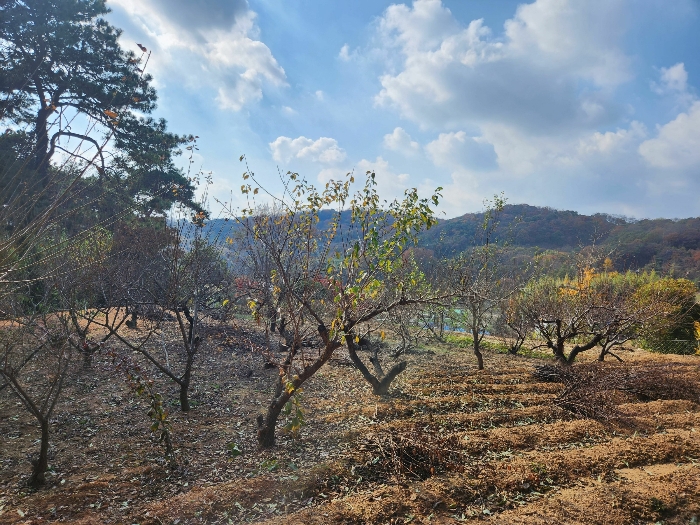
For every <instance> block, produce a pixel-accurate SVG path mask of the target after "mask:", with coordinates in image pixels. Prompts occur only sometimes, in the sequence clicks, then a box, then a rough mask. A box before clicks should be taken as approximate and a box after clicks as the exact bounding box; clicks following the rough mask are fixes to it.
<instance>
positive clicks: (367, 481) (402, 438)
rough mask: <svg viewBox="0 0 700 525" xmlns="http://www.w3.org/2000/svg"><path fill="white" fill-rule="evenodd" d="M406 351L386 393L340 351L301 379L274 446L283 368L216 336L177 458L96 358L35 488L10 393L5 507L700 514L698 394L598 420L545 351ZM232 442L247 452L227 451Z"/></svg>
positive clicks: (75, 386)
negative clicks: (276, 387) (481, 365)
mask: <svg viewBox="0 0 700 525" xmlns="http://www.w3.org/2000/svg"><path fill="white" fill-rule="evenodd" d="M408 360H409V367H408V369H407V371H406V372H405V373H403V374H402V375H400V376H399V378H398V379H397V380H396V382H395V385H394V386H393V389H392V392H391V394H390V396H388V397H387V398H383V399H380V398H376V397H374V396H372V394H371V391H370V389H369V388H368V386H367V385H366V384H365V383H363V382H362V379H361V377H360V376H359V374H358V372H357V371H356V370H355V369H354V368H353V367H352V366H351V365H350V363H349V361H348V360H347V359H346V358H345V357H344V356H343V354H342V352H340V353H339V354H338V355H337V356H336V358H334V360H333V361H332V362H331V363H330V364H329V365H328V366H326V367H325V368H324V369H322V370H321V372H319V374H318V375H317V376H316V377H314V378H313V379H312V380H311V381H310V382H309V384H308V385H307V386H306V389H305V392H304V393H303V398H302V400H301V406H302V408H303V410H304V415H305V418H306V421H307V424H306V425H305V426H304V427H302V430H301V435H300V436H298V437H292V436H287V435H284V434H282V433H280V437H279V440H278V446H277V447H276V448H275V449H273V450H269V451H263V452H258V451H257V450H256V449H255V443H254V431H255V427H254V419H255V416H256V415H257V414H258V413H259V412H260V411H261V410H262V409H263V407H264V406H265V403H266V401H267V399H268V396H269V395H270V394H269V392H270V389H271V386H270V385H271V383H272V380H273V377H274V374H276V373H277V372H276V371H275V370H265V369H264V367H263V362H262V360H261V358H260V357H259V356H255V355H250V354H247V353H246V352H245V350H243V349H236V348H235V347H229V346H221V345H217V344H216V342H212V343H211V344H210V346H209V347H208V348H207V349H206V350H205V352H204V355H203V356H202V357H201V359H200V362H199V366H198V367H197V370H196V372H195V377H194V379H193V383H194V385H195V387H194V388H195V391H194V392H193V401H194V405H195V408H194V409H193V410H192V411H191V412H190V413H189V414H181V413H179V412H177V409H176V407H175V406H173V407H172V410H173V412H172V416H171V417H172V420H173V429H174V440H175V446H176V448H177V465H169V464H168V463H167V462H165V461H164V460H163V459H162V454H161V448H160V445H159V444H158V443H155V442H154V441H153V440H152V438H151V437H150V436H149V432H148V426H149V421H148V418H147V417H146V416H145V412H146V410H147V407H146V406H145V405H144V404H143V402H142V401H139V400H138V399H137V398H135V397H134V396H133V394H132V393H130V392H129V390H128V389H127V388H126V386H125V385H124V384H123V382H122V381H119V380H118V379H115V378H114V377H113V376H114V374H113V372H111V371H110V368H109V366H108V364H107V363H106V361H105V362H98V363H96V364H95V368H94V370H92V371H91V372H90V373H85V372H83V373H82V374H81V375H79V376H77V377H76V378H74V381H72V382H71V384H70V386H69V388H68V389H67V391H66V393H65V401H64V402H63V403H62V404H61V405H60V406H59V409H58V411H57V413H56V417H55V420H54V421H53V424H52V429H51V430H52V440H53V441H52V443H53V444H52V450H51V460H50V463H51V472H50V476H49V477H48V479H49V482H48V485H47V487H45V488H43V489H41V490H38V491H35V492H33V491H30V490H28V489H26V488H25V487H24V485H23V481H24V480H26V478H27V475H28V473H29V470H30V465H29V461H28V460H29V457H30V456H31V454H33V453H34V451H35V449H36V446H37V445H36V440H37V439H38V432H37V430H36V428H35V425H34V422H33V421H32V419H31V418H30V417H29V416H28V415H27V414H26V412H23V411H22V410H21V408H20V407H17V406H16V405H15V403H16V401H15V400H14V399H13V398H11V397H10V396H8V395H7V393H6V392H3V393H2V395H1V396H0V421H1V422H0V440H1V441H0V444H1V445H2V449H1V452H0V460H1V461H2V467H1V470H2V471H1V473H0V509H1V510H0V512H1V514H0V522H1V523H46V522H52V521H64V522H71V523H86V524H87V523H140V524H161V523H183V524H184V523H266V524H287V523H295V524H296V523H298V524H323V523H347V524H364V523H367V524H382V523H388V524H403V523H456V522H461V521H472V520H481V521H490V522H494V523H528V524H530V523H531V524H539V523H542V524H545V523H547V524H550V523H570V524H575V523H582V524H583V523H586V524H588V523H600V524H611V525H612V524H627V523H657V522H661V523H684V524H688V523H698V520H700V439H699V438H700V405H699V404H698V402H700V400H699V399H694V400H693V399H692V396H685V397H690V398H691V399H648V398H646V399H645V398H644V396H640V395H637V396H631V395H623V396H617V397H615V403H616V407H615V409H616V413H618V414H620V415H621V416H620V417H613V418H609V419H606V418H599V419H600V420H594V419H588V418H585V417H582V416H578V415H576V414H574V413H572V412H570V411H567V410H564V409H563V408H560V407H559V405H558V404H557V403H555V400H556V398H557V396H559V395H560V394H561V393H562V391H563V390H564V388H565V387H564V385H563V384H561V383H556V382H542V381H540V380H538V379H536V378H535V377H534V376H533V375H532V371H533V366H534V365H536V364H541V363H542V361H538V360H534V359H530V358H525V357H512V356H507V355H500V354H495V353H490V354H487V355H486V370H484V371H481V372H480V371H477V370H476V369H475V362H474V359H473V358H472V357H471V356H470V355H469V354H468V353H466V352H465V351H463V350H459V349H456V348H450V347H447V346H443V347H440V348H432V350H431V351H422V352H419V353H416V354H413V355H410V356H408ZM625 360H626V362H625V363H623V364H619V363H616V362H611V363H606V365H605V366H609V367H625V366H630V364H633V365H635V366H639V367H657V366H659V365H662V364H667V365H668V364H669V363H677V365H678V367H677V369H676V370H677V372H678V371H680V372H678V373H683V374H686V375H687V377H689V378H691V379H692V380H696V379H699V378H700V374H699V370H698V369H699V367H700V358H698V357H694V356H688V357H680V356H660V355H652V354H648V353H645V352H642V351H638V352H635V353H634V354H625ZM584 361H585V357H584ZM158 384H159V386H160V388H161V390H162V391H163V392H164V395H165V397H166V398H168V399H176V398H177V393H176V391H175V390H173V389H172V388H171V387H170V386H169V385H168V384H167V383H165V382H162V383H158ZM657 397H659V396H657ZM660 397H663V396H660ZM675 397H679V396H678V395H676V396H675ZM680 397H684V396H680ZM284 423H285V421H281V424H284ZM234 445H235V446H237V447H238V448H240V449H241V450H242V455H240V456H238V457H234V456H233V454H231V450H232V447H233V446H234Z"/></svg>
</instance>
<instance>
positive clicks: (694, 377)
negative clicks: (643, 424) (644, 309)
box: [533, 363, 700, 421]
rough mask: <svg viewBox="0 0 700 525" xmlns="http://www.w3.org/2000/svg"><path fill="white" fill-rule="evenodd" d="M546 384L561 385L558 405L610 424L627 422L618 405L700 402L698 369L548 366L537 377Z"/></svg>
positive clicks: (671, 365)
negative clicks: (615, 421) (631, 399)
mask: <svg viewBox="0 0 700 525" xmlns="http://www.w3.org/2000/svg"><path fill="white" fill-rule="evenodd" d="M533 375H534V376H535V377H537V378H538V379H540V380H542V381H549V382H561V383H563V384H564V385H565V387H564V390H563V391H562V392H561V393H560V394H559V396H557V398H556V399H555V401H554V403H555V404H556V405H557V406H559V407H560V408H563V409H564V410H567V411H568V412H571V413H573V414H576V415H578V416H583V417H587V418H592V419H597V420H600V421H610V420H613V419H618V420H625V419H628V418H630V417H631V414H626V413H624V412H623V411H622V410H621V409H619V408H618V405H619V404H621V403H623V402H627V401H629V400H630V396H634V398H636V399H638V400H640V401H654V400H658V399H666V400H688V401H693V402H695V403H698V402H700V372H699V371H698V370H697V367H696V366H691V365H684V364H679V363H669V364H664V365H646V364H635V365H618V366H602V365H600V364H598V363H595V364H587V365H578V366H575V367H558V366H552V365H544V366H540V367H537V368H536V370H535V372H534V373H533Z"/></svg>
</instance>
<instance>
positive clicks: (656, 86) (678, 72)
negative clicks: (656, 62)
mask: <svg viewBox="0 0 700 525" xmlns="http://www.w3.org/2000/svg"><path fill="white" fill-rule="evenodd" d="M651 88H652V90H653V91H654V92H655V93H658V94H659V95H663V94H666V93H685V92H686V91H687V90H688V73H687V71H686V70H685V64H683V62H679V63H678V64H676V65H674V66H671V67H668V68H666V67H662V68H661V70H660V71H659V83H656V82H652V83H651Z"/></svg>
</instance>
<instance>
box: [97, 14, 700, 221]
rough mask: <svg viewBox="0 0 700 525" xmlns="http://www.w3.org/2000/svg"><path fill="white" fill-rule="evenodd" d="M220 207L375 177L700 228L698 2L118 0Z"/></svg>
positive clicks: (389, 193) (124, 40)
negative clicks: (254, 194)
mask: <svg viewBox="0 0 700 525" xmlns="http://www.w3.org/2000/svg"><path fill="white" fill-rule="evenodd" d="M108 6H109V7H111V9H112V12H111V13H110V14H109V15H108V20H109V21H110V22H111V23H112V24H113V25H115V26H116V27H119V28H121V29H123V34H122V36H121V44H122V46H123V47H124V48H125V49H131V50H134V51H138V48H137V46H136V44H137V43H139V44H142V45H144V46H146V47H147V48H148V49H149V50H150V51H151V53H152V54H151V59H150V61H149V64H148V69H147V71H148V72H149V73H150V74H151V75H153V77H154V81H153V82H154V86H155V87H156V89H157V90H158V94H159V103H158V108H157V110H156V111H155V115H157V116H159V117H164V118H165V119H166V120H167V121H168V124H169V128H170V130H171V131H173V132H176V133H180V134H193V135H198V136H199V139H198V147H199V151H198V152H197V155H196V158H195V166H196V167H197V168H198V169H202V170H203V171H205V172H212V180H213V184H212V185H211V186H210V187H209V190H208V192H209V194H210V196H213V197H216V198H218V199H219V200H223V201H227V202H230V203H231V204H232V205H233V206H234V207H235V206H237V205H240V204H241V203H242V199H241V195H240V186H241V184H242V182H243V181H242V179H241V175H242V173H243V171H245V169H246V167H245V166H244V165H243V164H241V163H240V162H239V160H238V159H239V157H240V156H241V155H243V154H245V156H246V159H247V163H248V166H249V167H250V170H251V171H252V172H254V173H255V175H256V177H257V178H258V179H259V180H260V181H261V183H262V184H263V185H264V186H265V187H268V188H271V189H273V191H274V188H275V187H277V186H278V182H279V174H280V173H285V172H287V171H288V170H291V171H294V172H298V173H300V174H301V175H303V176H305V177H306V178H307V179H308V180H310V181H312V182H315V183H319V184H320V183H325V182H326V181H328V180H330V179H338V178H342V177H344V176H345V175H346V174H347V173H348V172H351V171H352V172H354V174H355V175H356V178H358V179H359V178H361V177H358V175H363V174H364V173H365V172H367V171H373V172H375V173H376V180H377V182H378V190H379V192H380V195H381V196H382V197H383V198H386V199H392V198H395V197H400V196H401V195H402V194H403V192H404V190H405V189H406V188H413V187H415V188H418V189H419V191H420V192H421V194H422V195H424V196H429V195H431V194H432V192H433V191H434V190H435V188H436V187H438V186H440V187H442V188H443V190H442V195H443V198H442V199H441V203H440V206H439V212H440V214H441V216H442V217H445V218H450V217H455V216H459V215H462V214H464V213H468V212H474V211H479V210H481V209H483V206H484V200H485V199H488V198H490V197H492V196H493V195H494V194H500V193H501V192H503V194H504V195H505V197H506V198H507V199H508V202H509V203H512V204H520V203H527V204H532V205H538V206H550V207H552V208H556V209H567V210H575V211H578V212H580V213H586V214H592V213H597V212H602V213H609V214H613V215H622V216H627V217H634V218H657V217H668V218H682V217H691V216H692V217H694V216H698V215H700V89H699V88H700V53H698V50H700V2H699V1H698V0H586V1H580V0H536V1H534V2H530V3H523V2H517V1H510V0H498V1H493V0H414V1H413V2H406V3H392V2H388V1H383V0H353V1H344V2H341V1H340V0H335V1H328V0H313V1H312V0H247V1H246V0H108Z"/></svg>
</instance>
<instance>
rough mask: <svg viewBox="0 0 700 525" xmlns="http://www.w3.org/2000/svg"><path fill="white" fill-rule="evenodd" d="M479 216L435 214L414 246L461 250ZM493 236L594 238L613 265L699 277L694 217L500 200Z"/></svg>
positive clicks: (555, 242) (564, 247) (511, 240)
mask: <svg viewBox="0 0 700 525" xmlns="http://www.w3.org/2000/svg"><path fill="white" fill-rule="evenodd" d="M483 221H484V214H483V213H467V214H465V215H462V216H461V217H456V218H454V219H448V220H441V221H440V222H439V224H438V225H437V226H436V227H434V228H431V229H430V230H427V231H425V232H423V233H422V234H421V235H420V240H419V243H420V246H421V247H423V248H426V249H429V250H431V251H433V253H434V254H435V256H436V257H447V256H453V255H455V254H458V253H461V252H463V251H464V250H466V249H467V248H469V247H471V246H473V245H474V244H475V243H476V244H478V243H479V242H480V241H479V238H478V235H477V232H478V231H479V229H480V226H481V224H482V223H483ZM495 239H496V241H497V242H499V243H508V244H509V245H510V246H512V247H513V248H514V249H517V251H522V250H523V249H526V251H530V250H532V251H534V250H535V249H541V250H551V251H557V252H570V251H573V250H576V249H578V248H580V247H582V246H588V245H591V244H594V243H595V244H596V245H598V246H601V247H603V248H605V249H606V250H607V251H610V252H611V256H610V258H611V259H612V261H613V265H614V267H615V269H617V270H628V269H632V270H636V269H647V270H651V269H653V270H656V271H657V272H662V273H673V274H674V275H676V276H684V277H685V276H687V277H690V278H692V279H694V280H697V279H698V278H700V218H690V219H680V220H672V219H644V220H639V221H637V220H632V219H627V218H621V217H616V216H613V215H606V214H595V215H582V214H579V213H577V212H575V211H559V210H555V209H552V208H541V207H537V206H529V205H527V204H516V205H506V206H505V207H504V209H503V212H502V214H501V215H500V222H499V225H498V227H497V228H496V231H495Z"/></svg>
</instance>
